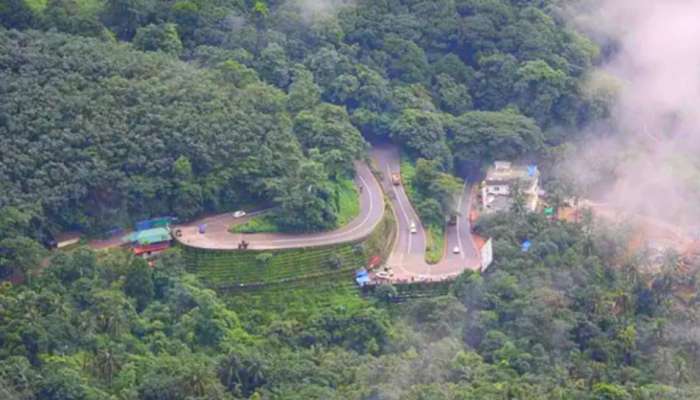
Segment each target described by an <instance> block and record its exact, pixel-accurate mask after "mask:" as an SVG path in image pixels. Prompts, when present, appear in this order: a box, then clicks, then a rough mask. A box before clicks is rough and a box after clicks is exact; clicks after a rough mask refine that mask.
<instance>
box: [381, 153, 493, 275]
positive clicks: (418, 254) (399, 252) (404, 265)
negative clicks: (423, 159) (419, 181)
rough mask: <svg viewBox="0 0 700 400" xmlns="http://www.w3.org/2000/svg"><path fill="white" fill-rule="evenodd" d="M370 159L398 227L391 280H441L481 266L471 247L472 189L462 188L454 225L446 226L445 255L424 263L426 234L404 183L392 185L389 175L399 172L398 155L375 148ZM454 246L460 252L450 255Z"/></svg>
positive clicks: (473, 248) (391, 265)
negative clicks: (470, 216) (414, 228)
mask: <svg viewBox="0 0 700 400" xmlns="http://www.w3.org/2000/svg"><path fill="white" fill-rule="evenodd" d="M372 158H373V159H374V160H375V162H376V163H377V166H378V168H379V170H380V171H381V172H382V176H383V178H382V187H383V188H384V190H385V192H386V193H388V197H389V199H390V201H391V204H392V208H393V210H394V214H395V216H396V222H397V227H398V237H397V240H396V243H395V244H394V248H393V249H392V252H391V254H390V256H389V259H388V260H387V266H388V267H390V268H391V270H392V271H393V273H394V277H393V279H394V280H399V281H413V280H443V279H448V278H452V277H456V276H457V275H459V274H460V273H462V272H463V271H464V270H465V269H472V270H476V269H479V267H480V258H479V251H478V249H477V248H476V245H475V244H474V240H473V238H472V234H471V226H470V224H469V210H470V208H471V199H472V196H471V190H470V187H469V186H468V185H466V184H465V185H464V187H463V188H462V192H461V193H460V195H459V198H458V211H459V214H460V215H459V217H458V219H457V224H456V225H454V226H448V227H447V229H446V237H445V243H446V246H445V253H444V254H443V258H442V259H441V260H440V262H439V263H437V264H434V265H430V264H428V263H427V262H426V261H425V245H426V233H425V229H424V228H423V225H422V224H421V222H420V218H419V217H418V214H417V213H416V211H415V209H414V208H413V206H412V205H411V202H410V201H409V199H408V195H407V194H406V191H405V190H404V187H403V184H402V185H399V186H395V185H392V183H391V174H392V173H397V172H400V166H401V161H400V156H399V151H398V148H397V147H396V146H393V145H378V146H375V147H374V148H373V149H372ZM411 222H414V223H415V224H416V233H413V234H412V233H410V224H411ZM454 247H458V248H459V249H460V252H459V253H458V254H454V253H453V251H452V250H453V249H454Z"/></svg>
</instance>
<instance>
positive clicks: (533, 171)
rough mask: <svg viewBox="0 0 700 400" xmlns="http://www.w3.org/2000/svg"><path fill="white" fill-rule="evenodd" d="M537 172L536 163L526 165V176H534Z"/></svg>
mask: <svg viewBox="0 0 700 400" xmlns="http://www.w3.org/2000/svg"><path fill="white" fill-rule="evenodd" d="M536 173H537V165H528V166H527V176H535V174H536Z"/></svg>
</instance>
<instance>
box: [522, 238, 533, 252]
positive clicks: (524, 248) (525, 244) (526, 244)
mask: <svg viewBox="0 0 700 400" xmlns="http://www.w3.org/2000/svg"><path fill="white" fill-rule="evenodd" d="M530 246H532V243H530V241H529V240H526V241H524V242H523V244H522V245H521V247H520V248H521V250H522V251H523V252H526V251H528V250H530Z"/></svg>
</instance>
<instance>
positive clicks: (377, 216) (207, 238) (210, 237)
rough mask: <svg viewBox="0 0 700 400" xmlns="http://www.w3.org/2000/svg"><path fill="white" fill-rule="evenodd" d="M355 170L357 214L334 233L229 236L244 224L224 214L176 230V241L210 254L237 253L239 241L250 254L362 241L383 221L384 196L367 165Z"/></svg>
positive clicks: (234, 234) (361, 165)
mask: <svg viewBox="0 0 700 400" xmlns="http://www.w3.org/2000/svg"><path fill="white" fill-rule="evenodd" d="M355 170H356V177H355V184H356V185H357V187H358V188H360V214H359V215H358V216H357V217H355V218H354V219H353V220H352V221H350V222H349V223H348V224H347V225H345V226H343V227H341V228H338V229H336V230H333V231H327V232H318V233H308V234H288V233H231V232H229V231H228V229H229V228H230V227H231V226H232V225H233V224H234V223H236V222H244V221H245V220H241V219H235V218H233V215H232V214H231V213H225V214H219V215H215V216H211V217H207V218H203V219H200V220H197V221H194V222H191V223H188V224H186V225H180V226H177V227H175V229H180V231H181V233H182V236H180V237H179V238H177V240H178V241H179V242H180V243H182V244H184V245H186V246H190V247H196V248H201V249H210V250H236V249H238V244H239V243H240V242H241V241H242V240H245V241H246V242H248V243H249V245H248V249H249V250H280V249H294V248H303V247H318V246H327V245H333V244H339V243H348V242H354V241H359V240H362V239H364V238H366V237H367V236H369V235H370V234H371V233H372V231H374V229H375V227H376V226H377V224H379V222H380V221H381V220H382V217H383V215H384V195H383V194H382V190H381V188H380V186H379V183H378V182H377V180H376V179H375V177H374V175H373V174H372V171H371V170H370V169H369V167H368V166H367V164H365V163H364V162H356V163H355ZM247 218H249V217H247ZM201 224H206V225H207V228H206V232H205V233H204V234H200V233H199V230H198V227H199V225H201Z"/></svg>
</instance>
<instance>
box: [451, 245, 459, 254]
mask: <svg viewBox="0 0 700 400" xmlns="http://www.w3.org/2000/svg"><path fill="white" fill-rule="evenodd" d="M452 252H453V253H455V254H459V246H455V247H454V248H453V249H452Z"/></svg>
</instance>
